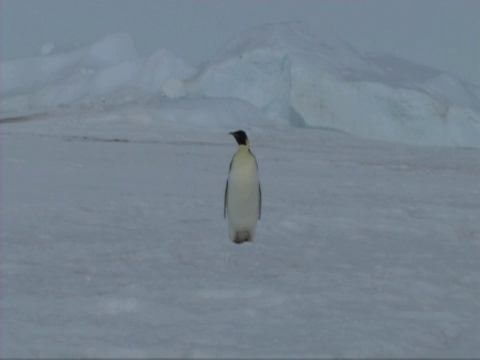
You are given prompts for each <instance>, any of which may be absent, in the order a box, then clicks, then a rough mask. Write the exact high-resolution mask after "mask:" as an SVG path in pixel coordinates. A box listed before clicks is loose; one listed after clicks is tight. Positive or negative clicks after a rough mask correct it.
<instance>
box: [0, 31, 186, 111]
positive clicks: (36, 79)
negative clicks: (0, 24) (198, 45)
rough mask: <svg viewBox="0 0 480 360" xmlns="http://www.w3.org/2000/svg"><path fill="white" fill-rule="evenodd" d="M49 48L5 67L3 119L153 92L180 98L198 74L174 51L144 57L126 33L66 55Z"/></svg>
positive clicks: (121, 101) (119, 100) (124, 99)
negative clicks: (138, 53) (36, 55)
mask: <svg viewBox="0 0 480 360" xmlns="http://www.w3.org/2000/svg"><path fill="white" fill-rule="evenodd" d="M47 47H48V48H47ZM43 50H44V51H42V53H43V54H44V55H41V56H38V57H34V58H28V59H20V60H14V61H8V62H5V63H2V64H1V70H0V75H1V79H0V82H1V87H2V88H1V91H2V117H3V118H6V117H13V116H24V115H28V114H35V113H41V112H49V111H52V110H55V109H57V108H60V107H65V106H74V105H82V106H87V107H88V106H94V105H97V104H98V103H102V104H104V103H105V99H106V98H109V99H112V98H115V101H114V103H115V105H121V104H124V103H126V102H129V101H131V100H132V99H136V98H140V97H146V96H148V94H151V93H156V94H158V93H160V94H162V93H163V95H164V96H171V97H173V98H177V97H181V96H183V95H184V94H185V90H184V86H183V81H184V80H185V79H186V78H188V77H190V76H192V75H193V74H195V73H196V69H194V68H193V67H191V66H189V65H188V64H187V63H186V62H184V61H183V60H181V59H179V58H178V57H176V56H175V55H174V54H173V53H171V52H170V51H168V50H164V49H161V50H158V51H157V52H155V53H154V54H152V55H151V56H149V57H147V58H139V57H138V55H137V51H136V49H135V46H134V44H133V41H132V39H131V37H130V35H128V34H124V33H119V34H113V35H110V36H107V37H106V38H104V39H102V40H100V41H98V42H96V43H94V44H93V45H91V46H90V47H86V48H79V49H75V50H72V51H68V52H64V53H52V52H51V51H52V50H54V48H52V46H50V45H49V46H47V45H46V48H45V49H43ZM126 89H130V94H129V95H127V94H126V93H128V92H129V91H126ZM119 93H121V94H122V96H123V97H121V98H120V97H118V96H115V94H119Z"/></svg>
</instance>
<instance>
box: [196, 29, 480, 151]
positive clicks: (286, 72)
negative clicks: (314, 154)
mask: <svg viewBox="0 0 480 360" xmlns="http://www.w3.org/2000/svg"><path fill="white" fill-rule="evenodd" d="M189 88H190V90H191V91H192V92H194V93H198V94H203V95H207V96H212V97H221V96H231V97H237V98H241V99H244V100H246V101H249V102H251V103H253V104H254V105H256V106H257V107H259V108H260V109H262V111H263V112H264V113H265V114H266V115H267V116H269V117H271V118H274V117H279V118H282V119H284V120H285V121H286V122H289V123H290V124H292V125H305V126H310V127H328V128H334V129H338V130H342V131H345V132H348V133H351V134H354V135H359V136H362V137H366V138H374V139H381V140H391V141H399V142H404V143H415V144H428V145H449V146H475V147H479V146H480V113H479V111H480V100H479V98H478V95H476V94H475V91H477V92H478V89H475V87H474V86H472V85H468V84H466V83H464V82H462V81H461V80H460V79H458V78H457V77H455V76H453V75H450V74H445V73H442V72H440V71H438V70H435V69H432V68H429V67H427V66H423V65H417V64H414V63H411V62H409V61H406V60H403V59H399V58H396V57H393V56H389V55H378V54H375V55H367V54H362V53H360V52H359V51H358V50H356V49H355V48H353V47H352V46H351V45H349V44H348V43H346V42H344V41H343V40H341V39H339V38H337V37H336V36H334V35H333V34H329V33H328V32H327V31H325V32H324V33H323V34H315V36H314V35H312V34H310V33H309V32H308V31H307V30H306V29H305V28H304V27H303V26H302V25H300V24H298V23H289V24H273V25H266V26H262V27H259V28H257V29H253V30H251V31H247V32H246V33H244V34H242V35H240V36H239V37H237V38H236V39H234V40H232V41H230V42H229V44H228V45H227V46H225V48H224V49H223V50H222V51H220V52H219V53H218V54H217V55H216V56H215V57H214V58H213V59H212V60H211V61H210V63H209V64H208V65H207V66H206V67H205V68H204V69H203V70H202V71H200V72H199V74H197V75H196V76H195V77H194V79H192V80H191V81H190V82H189Z"/></svg>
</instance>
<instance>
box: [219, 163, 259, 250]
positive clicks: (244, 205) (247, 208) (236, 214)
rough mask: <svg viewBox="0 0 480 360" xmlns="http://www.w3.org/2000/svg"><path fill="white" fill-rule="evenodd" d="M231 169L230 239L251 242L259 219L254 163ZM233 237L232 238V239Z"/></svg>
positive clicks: (229, 201) (229, 178)
mask: <svg viewBox="0 0 480 360" xmlns="http://www.w3.org/2000/svg"><path fill="white" fill-rule="evenodd" d="M236 165H237V166H234V167H232V169H231V171H230V175H229V177H228V190H227V214H228V226H229V233H230V238H231V240H232V241H234V240H235V237H241V238H243V237H245V238H248V240H253V236H254V233H255V226H256V224H257V220H258V217H259V211H260V209H259V204H260V189H259V181H258V174H257V168H256V164H255V162H254V161H249V162H246V163H242V162H241V161H239V163H238V164H236ZM232 237H233V238H232Z"/></svg>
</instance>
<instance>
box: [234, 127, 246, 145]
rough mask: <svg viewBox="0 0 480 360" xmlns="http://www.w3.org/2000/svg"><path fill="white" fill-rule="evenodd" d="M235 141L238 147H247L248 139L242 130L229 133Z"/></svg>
mask: <svg viewBox="0 0 480 360" xmlns="http://www.w3.org/2000/svg"><path fill="white" fill-rule="evenodd" d="M230 135H233V137H234V138H235V140H237V143H238V145H248V137H247V134H245V131H243V130H237V131H233V132H231V133H230Z"/></svg>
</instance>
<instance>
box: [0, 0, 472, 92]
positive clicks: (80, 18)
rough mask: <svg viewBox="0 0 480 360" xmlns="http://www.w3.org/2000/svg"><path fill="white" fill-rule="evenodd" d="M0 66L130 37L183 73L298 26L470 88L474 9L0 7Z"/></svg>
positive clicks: (238, 1) (365, 0)
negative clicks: (272, 28) (258, 33)
mask: <svg viewBox="0 0 480 360" xmlns="http://www.w3.org/2000/svg"><path fill="white" fill-rule="evenodd" d="M0 6H1V19H0V21H1V22H0V24H1V33H0V34H1V58H2V60H12V59H17V58H21V57H28V56H34V55H37V54H38V53H39V51H40V48H41V46H42V45H43V44H45V43H47V42H54V43H55V44H56V45H57V46H59V47H75V46H81V45H86V44H89V43H92V42H93V41H96V40H98V39H100V38H101V37H103V36H105V35H108V34H111V33H114V32H120V31H122V32H127V33H129V34H131V35H132V37H133V39H134V42H135V45H136V46H137V50H138V52H139V54H140V55H141V56H147V55H149V54H151V53H153V52H154V51H155V50H157V49H159V48H167V49H169V50H171V51H173V52H174V53H176V54H177V55H178V56H179V57H181V58H183V59H184V60H186V61H187V62H189V63H191V64H192V65H198V64H199V63H201V62H203V61H205V60H207V59H208V58H209V57H211V55H212V54H213V53H215V51H216V50H218V49H219V48H220V47H221V46H222V45H223V44H224V43H225V42H226V41H227V40H228V39H229V38H231V37H232V36H235V35H236V34H238V33H240V32H241V31H243V30H246V29H248V28H250V27H253V26H256V25H260V24H264V23H271V22H277V21H302V22H304V23H306V24H308V25H309V27H310V28H311V29H313V30H315V29H317V28H318V29H320V28H321V27H324V26H326V27H327V28H329V29H330V30H331V31H333V32H334V33H336V34H337V35H339V36H340V37H342V38H343V39H344V40H346V41H348V42H350V43H351V44H352V45H354V46H355V47H357V48H358V49H359V50H360V51H381V52H388V53H391V54H394V55H397V56H401V57H404V58H407V59H409V60H413V61H416V62H420V63H423V64H425V65H430V66H434V67H437V68H439V69H441V70H445V71H449V72H452V73H454V74H457V75H459V76H460V77H462V78H463V79H465V80H467V81H469V82H472V83H475V84H476V85H479V86H480V40H479V39H480V20H479V19H480V1H479V0H2V1H1V2H0Z"/></svg>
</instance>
